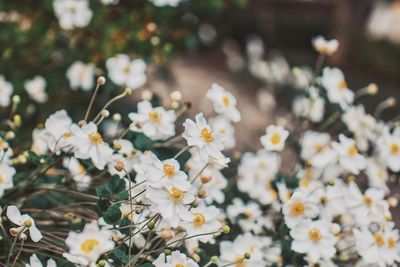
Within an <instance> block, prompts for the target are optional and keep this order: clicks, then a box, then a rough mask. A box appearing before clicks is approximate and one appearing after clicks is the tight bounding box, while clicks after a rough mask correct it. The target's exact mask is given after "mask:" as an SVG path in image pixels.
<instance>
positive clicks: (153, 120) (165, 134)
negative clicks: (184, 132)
mask: <svg viewBox="0 0 400 267" xmlns="http://www.w3.org/2000/svg"><path fill="white" fill-rule="evenodd" d="M137 107H138V110H137V113H129V119H130V120H131V121H132V123H131V125H130V126H129V128H130V130H131V131H137V132H143V133H144V134H145V135H146V136H147V137H149V138H150V139H152V140H163V139H167V138H169V137H171V136H174V135H175V120H176V115H175V111H173V110H165V108H163V107H153V106H152V105H151V103H150V102H149V101H147V100H145V101H141V102H139V103H138V105H137Z"/></svg>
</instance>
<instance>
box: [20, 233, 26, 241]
mask: <svg viewBox="0 0 400 267" xmlns="http://www.w3.org/2000/svg"><path fill="white" fill-rule="evenodd" d="M27 239H28V236H27V235H26V234H25V233H20V234H19V240H23V241H25V240H27Z"/></svg>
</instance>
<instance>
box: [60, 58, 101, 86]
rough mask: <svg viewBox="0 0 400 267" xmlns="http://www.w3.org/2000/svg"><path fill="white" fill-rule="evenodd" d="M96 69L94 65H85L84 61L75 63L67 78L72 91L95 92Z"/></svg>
mask: <svg viewBox="0 0 400 267" xmlns="http://www.w3.org/2000/svg"><path fill="white" fill-rule="evenodd" d="M95 69H96V67H95V65H94V64H92V63H88V64H85V63H83V62H82V61H75V62H74V63H73V64H72V65H71V66H70V67H69V68H68V70H67V78H68V81H69V86H70V87H71V89H72V90H78V89H79V88H81V89H82V90H83V91H90V90H93V88H94V76H95Z"/></svg>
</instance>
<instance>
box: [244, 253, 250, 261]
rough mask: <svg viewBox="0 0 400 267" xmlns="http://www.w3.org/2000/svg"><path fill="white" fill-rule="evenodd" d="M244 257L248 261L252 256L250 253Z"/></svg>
mask: <svg viewBox="0 0 400 267" xmlns="http://www.w3.org/2000/svg"><path fill="white" fill-rule="evenodd" d="M243 257H244V258H245V259H246V260H248V259H250V258H251V254H250V253H249V252H246V253H244V255H243Z"/></svg>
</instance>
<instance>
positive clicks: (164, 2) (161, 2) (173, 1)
mask: <svg viewBox="0 0 400 267" xmlns="http://www.w3.org/2000/svg"><path fill="white" fill-rule="evenodd" d="M149 1H150V2H152V3H153V4H154V5H155V6H160V7H161V6H172V7H176V6H178V5H179V4H180V2H182V0H149Z"/></svg>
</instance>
